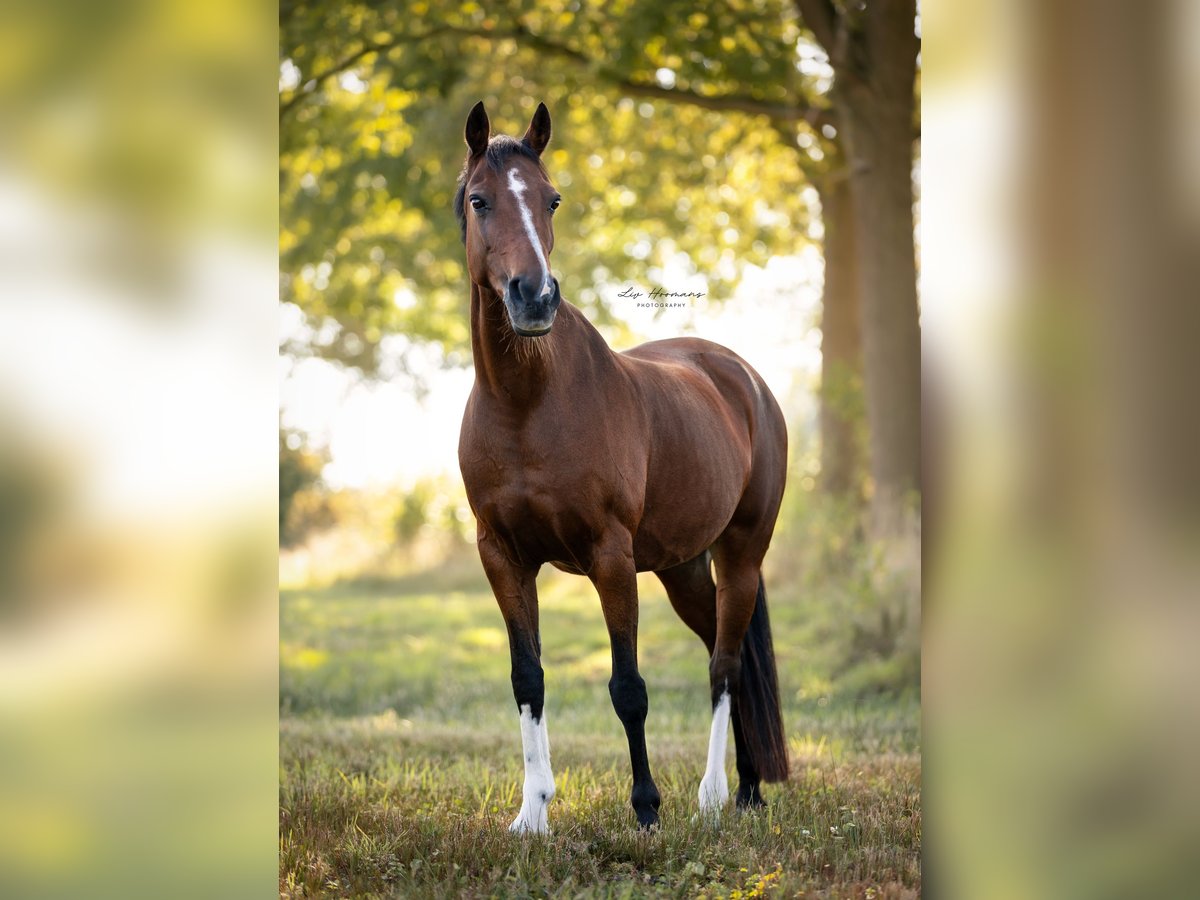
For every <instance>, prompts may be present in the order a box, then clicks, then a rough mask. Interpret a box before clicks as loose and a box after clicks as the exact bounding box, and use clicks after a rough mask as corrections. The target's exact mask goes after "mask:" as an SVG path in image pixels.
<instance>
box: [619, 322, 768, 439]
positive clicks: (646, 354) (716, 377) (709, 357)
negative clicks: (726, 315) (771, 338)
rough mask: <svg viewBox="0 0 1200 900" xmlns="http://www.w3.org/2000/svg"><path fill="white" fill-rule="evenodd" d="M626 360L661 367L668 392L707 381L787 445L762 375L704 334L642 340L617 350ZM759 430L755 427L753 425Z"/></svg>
mask: <svg viewBox="0 0 1200 900" xmlns="http://www.w3.org/2000/svg"><path fill="white" fill-rule="evenodd" d="M620 355H621V356H622V357H624V358H626V359H627V360H632V361H635V365H636V364H637V363H645V364H649V365H648V366H641V367H640V368H641V369H642V371H643V372H644V371H647V370H651V371H652V370H653V369H655V368H657V369H659V370H660V374H662V375H665V376H666V377H667V383H668V384H669V385H671V387H670V388H668V393H677V392H686V391H689V390H694V389H695V387H696V385H697V383H698V381H701V380H703V381H707V382H708V383H709V384H711V385H712V387H713V388H714V389H715V390H716V391H717V392H718V393H719V394H720V396H721V399H722V401H723V402H724V403H725V404H726V405H728V406H730V407H733V408H735V409H738V410H740V411H741V412H743V413H744V414H745V415H746V416H748V417H749V419H750V420H751V422H752V424H754V425H757V424H758V423H759V422H760V421H761V422H763V424H764V425H766V426H768V427H767V431H768V432H770V433H769V434H768V435H766V436H765V437H767V438H768V439H772V440H775V439H778V440H783V441H784V442H785V445H786V439H787V438H786V430H785V429H784V420H783V412H782V411H781V410H780V408H779V403H778V402H777V401H776V399H775V396H774V395H773V394H772V393H771V390H770V388H768V387H767V383H766V381H764V380H763V377H762V376H761V375H759V374H758V372H756V371H755V370H754V368H753V367H752V366H751V365H750V364H749V363H748V362H746V361H745V360H744V359H742V358H741V357H740V356H739V355H738V354H736V353H735V352H733V351H732V350H730V349H729V348H728V347H725V346H723V345H721V344H717V343H714V342H713V341H707V340H704V339H703V338H696V337H680V338H668V339H666V340H661V341H651V342H649V343H646V344H641V345H639V346H637V347H634V348H633V349H631V350H627V351H625V352H624V353H622V354H620ZM755 430H758V429H755Z"/></svg>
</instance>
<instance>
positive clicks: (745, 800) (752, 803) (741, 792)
mask: <svg viewBox="0 0 1200 900" xmlns="http://www.w3.org/2000/svg"><path fill="white" fill-rule="evenodd" d="M766 806H767V801H766V800H764V799H763V796H762V794H761V793H760V792H759V790H758V785H757V784H755V785H752V786H750V787H747V786H746V785H744V784H743V785H741V786H740V787H738V792H737V808H738V809H765V808H766Z"/></svg>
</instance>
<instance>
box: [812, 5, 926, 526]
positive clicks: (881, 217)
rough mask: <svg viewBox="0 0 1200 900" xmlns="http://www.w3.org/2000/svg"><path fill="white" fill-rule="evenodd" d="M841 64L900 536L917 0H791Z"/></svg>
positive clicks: (888, 516) (873, 434)
mask: <svg viewBox="0 0 1200 900" xmlns="http://www.w3.org/2000/svg"><path fill="white" fill-rule="evenodd" d="M794 2H795V5H796V9H797V10H798V11H799V13H800V15H801V16H802V17H803V20H804V23H805V25H807V27H808V29H809V31H810V32H811V33H812V35H813V36H814V37H815V39H816V41H817V42H818V43H819V44H820V46H821V47H822V48H823V49H824V50H825V52H826V54H827V56H828V59H829V62H830V65H831V66H832V67H833V72H834V81H833V86H832V88H831V90H830V94H829V97H830V101H831V106H832V109H833V111H834V114H835V115H836V118H837V124H838V127H839V129H840V134H841V138H842V146H843V151H844V153H845V155H846V159H847V162H848V172H849V184H850V194H851V197H852V199H853V207H854V214H855V215H854V220H855V223H856V241H857V257H858V260H859V265H858V283H859V290H860V298H861V299H860V304H861V330H862V336H863V362H864V369H865V372H864V374H865V387H866V408H867V425H868V432H869V435H870V452H869V457H870V468H871V480H872V482H873V485H872V487H873V490H872V499H871V506H872V525H873V529H874V531H875V533H876V534H879V535H885V536H892V535H897V534H901V533H903V532H904V531H905V529H906V527H907V524H906V522H907V518H908V513H909V511H910V510H909V507H910V505H911V500H912V497H913V495H914V494H916V492H918V491H919V490H920V483H921V482H920V464H921V442H920V408H921V384H920V375H921V334H920V323H919V320H920V315H919V310H918V306H917V281H916V256H915V253H914V246H913V224H914V223H913V177H912V171H913V142H914V137H915V134H916V129H915V128H914V122H915V119H916V116H917V108H916V93H915V83H916V74H917V54H918V52H919V50H920V39H919V38H918V37H917V34H916V0H866V2H859V3H853V4H845V5H841V4H835V3H834V0H794Z"/></svg>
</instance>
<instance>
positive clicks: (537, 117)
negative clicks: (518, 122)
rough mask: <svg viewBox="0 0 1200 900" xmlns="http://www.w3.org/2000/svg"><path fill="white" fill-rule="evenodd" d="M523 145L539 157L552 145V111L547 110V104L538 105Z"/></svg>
mask: <svg viewBox="0 0 1200 900" xmlns="http://www.w3.org/2000/svg"><path fill="white" fill-rule="evenodd" d="M521 143H523V144H524V145H525V146H526V147H529V148H530V149H531V150H532V151H533V152H534V153H536V154H537V155H538V156H541V155H542V151H543V150H545V149H546V145H547V144H548V143H550V110H548V109H546V104H545V103H539V104H538V108H537V110H536V111H535V112H534V114H533V121H531V122H530V123H529V129H528V130H527V131H526V132H525V137H523V138H521Z"/></svg>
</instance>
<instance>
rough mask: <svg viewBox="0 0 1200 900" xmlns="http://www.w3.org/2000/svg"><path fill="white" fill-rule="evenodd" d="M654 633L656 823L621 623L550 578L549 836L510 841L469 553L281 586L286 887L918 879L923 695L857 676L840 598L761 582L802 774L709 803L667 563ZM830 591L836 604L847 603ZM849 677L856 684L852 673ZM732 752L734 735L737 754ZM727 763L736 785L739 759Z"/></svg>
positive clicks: (688, 890)
mask: <svg viewBox="0 0 1200 900" xmlns="http://www.w3.org/2000/svg"><path fill="white" fill-rule="evenodd" d="M640 587H641V589H642V613H641V625H640V641H639V645H640V651H639V657H640V662H641V670H642V675H643V676H644V677H645V679H646V682H647V686H648V688H649V692H650V715H649V718H648V720H647V723H646V733H647V742H648V744H649V749H650V762H651V766H652V768H653V770H654V775H655V780H656V781H657V783H658V786H659V789H660V791H661V792H662V796H663V806H662V827H661V829H660V830H659V831H657V832H655V833H652V834H649V835H647V834H641V833H638V832H636V831H635V828H634V824H635V822H634V818H633V812H632V810H631V809H630V807H629V802H628V795H629V787H630V774H629V762H628V755H627V750H626V745H625V739H624V732H623V731H622V729H621V726H620V723H619V722H618V720H617V718H616V715H615V714H614V713H613V711H612V706H611V703H610V700H609V697H608V688H607V682H608V678H609V655H608V641H607V635H606V633H605V630H604V625H603V620H602V618H601V615H600V608H599V602H598V600H597V599H596V597H595V594H594V592H593V591H592V589H591V587H590V585H589V584H588V583H587V582H586V581H585V580H583V579H579V578H571V577H569V576H565V575H561V574H559V573H553V574H551V573H547V575H546V576H545V577H543V578H542V579H541V580H540V588H541V610H542V644H543V664H544V667H545V669H546V716H547V723H548V726H549V731H550V741H551V746H552V748H553V761H554V772H555V780H556V784H557V788H558V793H557V796H556V797H555V799H554V800H553V802H552V803H551V806H550V820H551V828H552V829H553V834H552V835H551V836H550V837H548V838H529V837H526V838H515V837H513V836H511V835H510V834H509V833H508V831H507V826H508V823H509V822H510V821H511V820H512V818H513V817H514V816H515V814H516V812H517V809H518V807H519V806H520V793H521V775H522V767H521V756H520V736H519V732H518V728H517V714H516V707H515V704H514V702H513V700H512V695H511V688H510V686H509V680H508V676H509V671H508V650H507V643H506V639H505V632H504V625H503V621H502V619H501V618H500V614H499V611H498V610H497V608H496V604H495V601H494V600H493V599H492V597H491V594H490V593H489V591H488V590H487V587H486V583H485V582H483V579H482V576H481V575H480V574H479V570H478V563H472V562H471V561H469V560H467V561H462V562H460V563H459V564H457V565H452V566H449V567H446V568H444V569H443V570H441V571H439V572H437V573H434V574H427V575H422V576H419V577H414V578H411V579H406V580H403V581H399V582H391V583H386V584H374V585H370V584H361V585H357V586H353V585H350V586H341V587H336V588H329V589H324V590H313V591H304V590H297V591H287V592H285V593H284V595H283V597H282V599H281V640H282V647H281V661H282V669H281V673H280V704H281V707H280V712H281V719H282V721H281V735H280V759H281V762H280V766H281V771H280V840H281V860H280V890H281V893H282V894H283V895H284V896H287V897H300V896H321V895H325V896H356V897H357V896H373V897H374V896H379V897H391V896H398V897H407V896H462V895H467V896H499V897H527V896H564V897H566V896H588V897H624V896H645V895H651V896H664V897H695V896H709V897H748V896H759V895H771V896H774V895H778V896H794V895H796V894H797V893H800V892H804V894H805V895H806V896H830V897H891V896H896V897H902V896H905V897H907V896H916V895H917V894H919V891H920V847H921V813H920V761H919V749H918V748H919V721H920V712H919V702H918V699H917V697H916V692H915V691H912V690H910V691H907V692H900V693H896V692H890V693H869V692H868V693H864V692H863V691H862V690H861V686H858V682H860V681H861V677H858V678H857V681H856V679H855V677H853V673H849V674H846V675H845V677H838V676H836V675H834V674H832V673H837V672H843V673H845V672H847V669H846V666H845V665H843V664H842V663H841V662H840V661H839V660H840V655H841V654H842V652H843V649H844V648H843V646H842V641H841V638H842V636H843V635H842V633H841V632H840V631H839V625H838V615H837V612H838V609H837V604H838V602H840V601H838V599H837V597H836V592H832V593H831V594H830V596H829V597H817V596H814V595H813V594H812V592H811V591H809V592H806V591H803V590H801V589H799V588H796V589H795V590H794V591H792V592H789V591H788V590H787V589H786V588H774V589H773V588H772V586H771V584H770V582H769V581H768V591H769V595H770V600H771V615H772V623H773V627H774V632H775V641H776V652H777V656H778V659H779V666H780V684H781V689H782V691H783V694H784V697H785V707H784V719H785V723H786V725H787V728H788V733H789V743H790V748H791V756H792V779H791V781H789V782H788V783H787V784H785V785H770V786H767V787H766V788H765V791H764V792H765V794H766V796H767V799H768V802H769V803H770V806H769V808H768V809H766V810H763V811H758V812H754V813H749V814H744V815H743V814H738V813H735V812H734V811H733V810H732V809H730V810H729V811H727V813H726V814H725V816H724V817H723V819H722V821H721V823H720V827H718V828H714V827H712V826H711V824H709V823H705V822H703V821H697V820H695V818H694V817H695V814H696V812H697V803H696V790H697V788H698V785H699V779H700V775H701V774H702V772H703V768H704V760H705V754H706V750H707V736H708V727H709V720H710V715H709V707H708V685H707V659H706V657H705V653H704V648H703V646H702V645H701V644H700V642H699V641H698V640H697V639H696V638H695V637H694V636H693V635H692V634H691V633H690V632H689V631H688V630H687V629H686V627H685V626H684V625H683V624H682V623H681V622H680V621H679V619H678V618H677V617H676V616H675V614H674V612H673V611H672V610H671V608H670V606H669V604H668V603H667V600H666V598H665V596H664V595H663V593H662V591H661V589H660V588H659V587H658V584H657V582H656V581H655V580H654V579H653V578H652V577H649V578H645V579H643V580H641V582H640ZM831 598H832V599H831ZM851 684H855V685H856V686H855V687H854V688H853V689H850V688H849V687H846V686H847V685H851ZM731 755H732V753H731ZM727 768H728V769H729V771H730V775H731V787H733V786H736V776H735V773H733V771H732V769H733V766H732V759H730V760H729V763H728V766H727Z"/></svg>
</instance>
